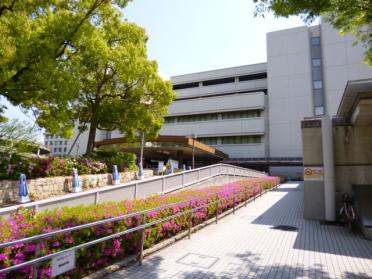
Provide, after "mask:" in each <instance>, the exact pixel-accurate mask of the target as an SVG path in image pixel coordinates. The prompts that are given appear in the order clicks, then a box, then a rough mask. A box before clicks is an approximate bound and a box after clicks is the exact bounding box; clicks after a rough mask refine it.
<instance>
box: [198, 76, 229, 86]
mask: <svg viewBox="0 0 372 279" xmlns="http://www.w3.org/2000/svg"><path fill="white" fill-rule="evenodd" d="M231 82H235V78H234V77H231V78H219V79H211V80H206V81H203V86H208V85H216V84H224V83H231Z"/></svg>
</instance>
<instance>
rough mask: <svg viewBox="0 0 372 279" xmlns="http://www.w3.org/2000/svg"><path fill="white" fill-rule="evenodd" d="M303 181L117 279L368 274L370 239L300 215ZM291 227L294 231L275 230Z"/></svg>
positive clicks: (122, 272) (282, 188) (370, 272)
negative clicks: (305, 218) (281, 227)
mask: <svg viewBox="0 0 372 279" xmlns="http://www.w3.org/2000/svg"><path fill="white" fill-rule="evenodd" d="M302 216H303V185H302V184H300V183H293V182H292V183H287V184H283V185H281V186H280V187H279V188H278V189H277V190H274V191H271V192H269V193H267V194H265V195H264V196H263V197H261V198H258V199H257V200H256V201H255V202H252V203H250V204H248V206H247V207H246V208H243V209H240V210H238V211H237V212H236V214H235V215H230V216H229V217H226V218H224V219H222V220H220V221H219V223H218V225H215V224H213V225H210V226H208V227H207V228H205V229H203V230H201V231H198V232H197V233H195V234H193V235H192V236H191V239H190V240H188V239H184V240H181V241H179V242H177V243H176V244H174V245H172V246H170V247H168V248H166V249H164V250H161V251H159V252H157V253H155V254H153V255H151V256H149V257H148V258H146V259H145V260H144V262H143V266H138V265H133V266H131V267H129V268H126V269H123V270H120V271H118V272H116V273H113V274H111V275H109V276H107V279H118V278H144V279H150V278H151V279H152V278H155V279H156V278H195V279H197V278H372V241H368V240H365V239H364V238H363V237H362V236H361V235H357V234H353V233H351V232H349V231H348V230H347V229H346V228H344V227H340V226H330V225H321V224H320V223H319V222H318V221H311V220H304V219H303V217H302ZM277 225H287V226H294V227H296V228H297V231H286V230H278V229H274V228H273V227H274V226H277Z"/></svg>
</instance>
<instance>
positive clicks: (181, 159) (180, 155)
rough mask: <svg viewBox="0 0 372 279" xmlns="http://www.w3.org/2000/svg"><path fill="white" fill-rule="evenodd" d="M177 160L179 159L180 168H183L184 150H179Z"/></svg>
mask: <svg viewBox="0 0 372 279" xmlns="http://www.w3.org/2000/svg"><path fill="white" fill-rule="evenodd" d="M177 161H178V168H180V169H182V165H183V151H182V150H177Z"/></svg>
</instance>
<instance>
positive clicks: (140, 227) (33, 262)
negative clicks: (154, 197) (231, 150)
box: [0, 186, 262, 278]
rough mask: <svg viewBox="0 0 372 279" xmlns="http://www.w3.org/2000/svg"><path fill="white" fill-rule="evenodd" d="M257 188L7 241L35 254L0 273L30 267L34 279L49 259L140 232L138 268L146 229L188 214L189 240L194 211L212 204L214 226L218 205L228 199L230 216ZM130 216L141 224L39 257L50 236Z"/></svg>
mask: <svg viewBox="0 0 372 279" xmlns="http://www.w3.org/2000/svg"><path fill="white" fill-rule="evenodd" d="M257 187H258V186H255V187H254V189H252V187H251V188H249V189H248V187H247V186H245V187H244V190H240V191H237V190H234V191H233V194H232V195H231V196H230V197H226V198H221V197H220V195H221V194H223V193H225V192H226V191H231V190H225V191H221V192H218V193H213V194H210V195H205V196H203V197H201V198H196V199H191V200H187V201H183V202H178V203H171V204H167V205H164V206H160V207H157V208H152V209H149V210H144V211H140V212H136V213H130V214H125V215H121V216H117V217H112V218H109V219H105V220H100V221H96V222H91V223H87V224H83V225H79V226H75V227H70V228H65V229H61V230H58V231H53V232H48V233H44V234H40V235H35V236H31V237H27V238H23V239H19V240H14V241H10V242H7V243H1V244H0V249H3V248H6V247H9V246H13V245H17V244H24V243H28V242H34V243H37V245H36V247H37V248H36V251H35V256H36V258H35V259H32V260H29V261H27V262H23V263H20V264H17V265H13V266H10V267H7V268H3V269H1V270H0V274H2V273H9V272H11V271H15V270H18V269H21V268H24V267H30V266H34V267H35V268H34V275H33V278H37V277H38V266H40V265H41V264H42V263H44V262H45V261H48V260H53V259H55V258H57V257H59V256H62V255H64V254H66V253H71V252H72V253H73V255H74V256H75V253H76V251H77V250H79V249H82V248H86V247H90V246H92V245H96V244H98V243H102V242H104V241H108V240H111V239H115V238H118V237H122V236H124V235H126V234H129V233H133V232H140V233H141V240H140V251H139V253H138V260H139V264H140V265H141V264H142V259H143V246H144V239H145V229H146V228H149V227H151V226H154V225H156V224H159V223H162V222H165V221H168V220H170V219H174V218H177V217H179V216H182V215H188V216H189V217H188V228H187V229H188V238H190V236H191V229H192V214H193V213H194V212H196V211H197V210H199V209H202V208H204V207H208V206H211V205H214V204H216V213H215V222H216V223H217V222H218V214H219V207H218V206H219V203H221V202H222V201H225V200H230V199H231V200H232V203H233V206H232V208H233V213H235V207H236V198H237V196H239V195H240V196H241V197H242V198H243V200H244V201H243V202H244V204H245V206H246V205H247V201H248V199H249V198H250V197H251V196H249V195H248V193H249V191H252V190H253V197H254V198H255V197H256V195H257V194H259V195H261V194H262V188H261V187H259V188H257ZM211 196H215V199H214V200H211V201H209V202H208V203H206V204H204V205H201V206H195V207H193V203H192V202H193V201H195V200H200V199H203V198H208V197H211ZM182 204H183V205H184V204H188V209H187V210H184V211H182V212H179V213H176V214H173V215H171V216H167V217H165V218H162V219H158V220H155V221H152V222H148V223H147V222H146V214H148V213H150V212H154V211H158V210H161V209H165V208H169V207H172V206H175V205H182ZM134 216H141V218H140V220H142V225H138V226H136V227H133V228H130V229H127V230H124V231H121V232H117V233H114V234H111V235H108V236H105V237H101V238H99V239H95V240H91V241H89V242H86V243H82V244H79V245H76V246H73V247H70V248H67V249H65V250H61V251H58V252H55V253H52V254H48V255H44V256H40V243H41V241H42V240H43V239H48V238H50V237H53V236H58V235H62V234H66V233H70V232H74V231H79V230H83V229H87V228H91V227H95V226H98V225H102V224H105V223H109V222H115V221H120V220H124V219H126V218H130V217H134Z"/></svg>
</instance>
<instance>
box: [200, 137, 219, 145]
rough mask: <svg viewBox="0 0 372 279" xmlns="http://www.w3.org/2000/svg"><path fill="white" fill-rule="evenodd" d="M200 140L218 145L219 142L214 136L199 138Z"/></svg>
mask: <svg viewBox="0 0 372 279" xmlns="http://www.w3.org/2000/svg"><path fill="white" fill-rule="evenodd" d="M198 141H200V142H202V143H205V144H208V145H216V144H217V142H218V138H216V137H213V138H198Z"/></svg>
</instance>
